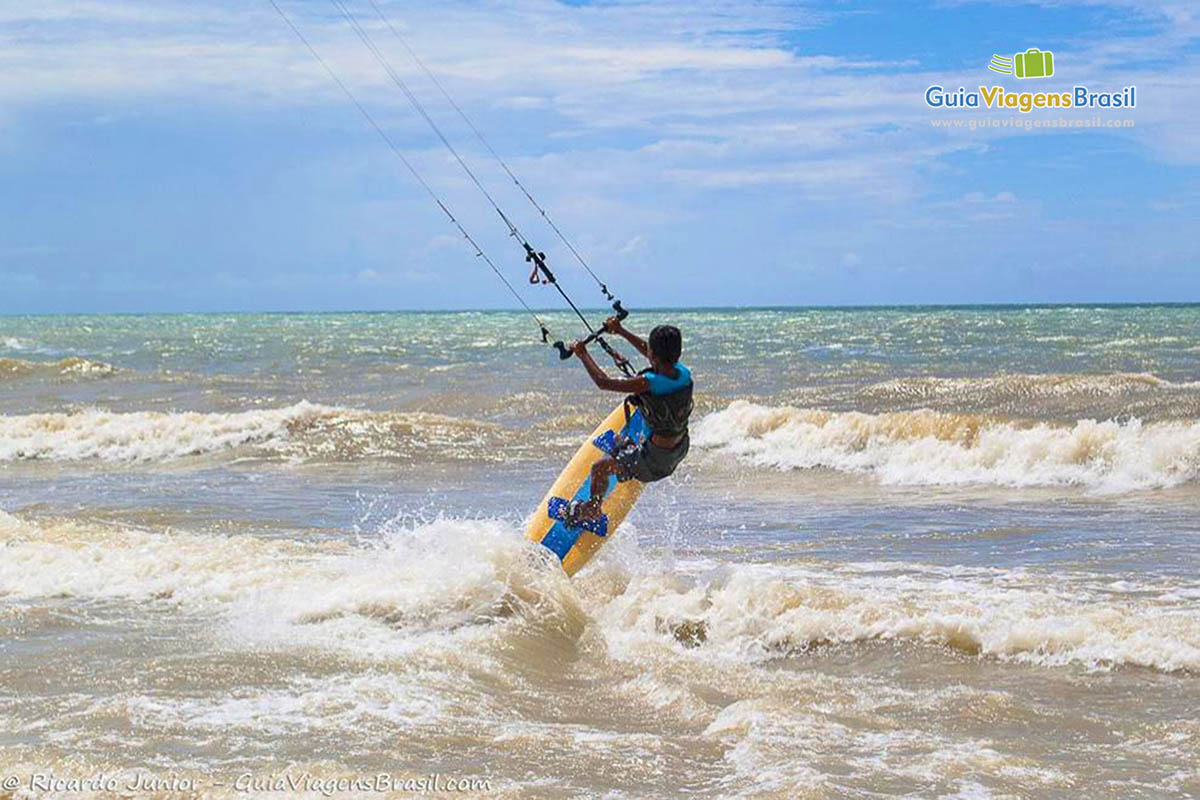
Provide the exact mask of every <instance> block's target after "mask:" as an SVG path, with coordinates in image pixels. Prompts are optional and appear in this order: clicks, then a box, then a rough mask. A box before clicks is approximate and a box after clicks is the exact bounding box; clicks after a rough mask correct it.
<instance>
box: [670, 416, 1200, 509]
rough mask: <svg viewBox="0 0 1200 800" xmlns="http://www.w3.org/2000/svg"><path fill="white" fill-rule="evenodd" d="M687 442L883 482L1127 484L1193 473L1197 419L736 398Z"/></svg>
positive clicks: (1105, 487)
mask: <svg viewBox="0 0 1200 800" xmlns="http://www.w3.org/2000/svg"><path fill="white" fill-rule="evenodd" d="M693 442H694V443H695V444H697V445H699V446H702V447H707V448H709V449H712V450H718V451H724V452H728V453H731V454H733V455H735V456H737V457H738V458H739V459H741V460H743V461H744V462H747V463H750V464H753V465H756V466H762V467H773V468H777V469H810V468H826V469H833V470H838V471H842V472H852V473H865V474H869V475H872V476H874V477H876V478H877V479H878V480H880V481H882V482H884V483H888V484H899V485H904V484H907V485H955V484H968V483H981V484H994V485H1002V486H1082V487H1086V488H1089V489H1096V490H1101V491H1131V490H1139V489H1153V488H1165V487H1171V486H1178V485H1181V484H1184V483H1188V482H1190V481H1193V480H1195V479H1196V478H1197V477H1198V476H1200V422H1158V423H1148V424H1144V423H1142V422H1141V421H1139V420H1136V419H1134V420H1129V421H1126V422H1121V421H1116V420H1108V421H1096V420H1090V419H1084V420H1078V421H1076V422H1074V423H1072V424H1054V423H1035V422H1014V421H1006V420H1001V419H996V418H992V417H987V416H981V415H977V414H951V413H943V412H937V411H930V410H917V411H898V412H891V413H883V414H865V413H860V412H832V411H822V410H815V409H804V408H795V407H791V406H764V405H758V404H755V403H749V402H745V401H735V402H734V403H731V404H730V405H729V406H728V407H726V408H724V409H722V410H721V411H717V412H714V413H712V414H709V415H707V416H706V417H704V418H703V419H702V420H700V421H699V422H698V423H697V424H696V425H695V430H694V433H693Z"/></svg>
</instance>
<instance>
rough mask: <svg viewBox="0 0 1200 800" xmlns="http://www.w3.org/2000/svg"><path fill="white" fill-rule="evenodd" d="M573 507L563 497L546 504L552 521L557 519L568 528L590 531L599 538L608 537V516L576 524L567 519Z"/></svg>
mask: <svg viewBox="0 0 1200 800" xmlns="http://www.w3.org/2000/svg"><path fill="white" fill-rule="evenodd" d="M570 507H571V504H570V502H569V501H568V500H565V499H563V498H561V497H551V498H550V502H549V503H547V504H546V514H547V516H549V517H550V519H556V520H559V521H560V522H562V523H563V524H564V525H566V526H567V527H568V528H579V529H581V530H585V531H590V532H592V533H594V534H596V535H597V536H607V535H608V515H607V514H601V515H600V516H599V517H598V518H596V519H582V520H578V521H576V522H575V523H574V524H572V522H571V521H570V520H568V519H567V510H568V509H569V508H570Z"/></svg>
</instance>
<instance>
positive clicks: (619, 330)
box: [567, 317, 692, 521]
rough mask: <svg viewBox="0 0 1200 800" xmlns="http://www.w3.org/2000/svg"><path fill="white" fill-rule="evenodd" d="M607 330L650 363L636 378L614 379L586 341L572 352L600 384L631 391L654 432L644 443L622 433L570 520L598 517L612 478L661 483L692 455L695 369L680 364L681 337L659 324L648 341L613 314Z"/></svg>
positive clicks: (595, 467)
mask: <svg viewBox="0 0 1200 800" xmlns="http://www.w3.org/2000/svg"><path fill="white" fill-rule="evenodd" d="M604 330H605V331H606V332H608V333H612V334H615V335H618V336H620V337H622V338H623V339H625V341H627V342H629V343H630V344H631V345H633V347H634V348H635V349H636V350H637V351H638V352H639V353H641V354H642V355H643V356H645V357H646V358H647V359H648V360H649V361H650V366H649V367H648V368H647V369H643V370H642V371H641V372H639V373H638V374H637V376H636V377H630V378H613V377H610V376H609V375H608V374H606V373H605V372H604V370H602V369H601V368H600V366H599V365H598V364H597V363H596V361H595V360H594V359H593V358H592V356H591V354H590V353H588V351H587V343H586V342H584V341H578V342H574V343H572V345H571V348H570V349H571V352H572V353H574V354H575V355H576V356H578V358H579V361H580V362H581V363H582V364H583V366H584V368H585V369H586V370H587V372H588V375H589V376H590V377H591V379H592V381H593V382H595V384H596V386H598V387H599V388H600V389H603V390H604V391H608V392H622V393H625V394H628V395H629V399H628V402H630V403H632V404H633V405H635V406H638V407H639V408H641V410H642V416H643V417H644V418H645V420H646V424H647V427H649V429H650V435H649V436H648V437H647V438H646V439H645V440H644V441H641V442H638V441H633V440H631V439H629V438H626V437H619V438H618V439H617V441H616V445H615V446H614V448H613V455H605V456H604V457H603V458H601V459H600V460H599V461H597V462H596V463H595V464H594V465H593V466H592V481H591V498H590V499H589V500H585V501H582V502H581V501H575V502H573V503H572V504H571V506H570V508H569V509H568V512H567V513H568V517H569V518H571V519H572V520H576V521H579V520H590V519H597V518H599V516H600V505H601V503H602V502H603V500H604V492H605V490H606V489H607V488H608V483H609V478H610V477H611V476H613V475H616V477H617V480H618V481H628V480H639V481H641V482H643V483H652V482H654V481H660V480H662V479H663V478H666V477H667V476H669V475H671V473H673V472H674V471H675V468H676V467H678V466H679V463H680V462H681V461H683V459H684V457H685V456H686V455H687V453H688V448H689V446H690V442H689V440H688V417H689V416H691V413H692V373H691V371H690V370H688V368H687V367H685V366H684V365H683V364H681V363H679V356H680V354H681V353H682V351H683V335H682V334H681V333H680V332H679V328H676V327H675V326H674V325H659V326H658V327H656V328H655V329H654V330H652V331H650V337H649V341H647V340H646V339H643V338H642V337H640V336H638V335H637V334H635V333H632V332H630V331H627V330H625V328H624V327H623V326H622V325H621V320H620V319H619V318H617V317H609V318H608V319H607V320H605V321H604Z"/></svg>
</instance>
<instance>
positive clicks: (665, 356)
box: [650, 325, 683, 364]
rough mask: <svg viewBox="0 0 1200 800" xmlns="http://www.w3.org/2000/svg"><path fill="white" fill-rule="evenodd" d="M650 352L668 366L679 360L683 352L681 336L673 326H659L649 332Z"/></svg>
mask: <svg viewBox="0 0 1200 800" xmlns="http://www.w3.org/2000/svg"><path fill="white" fill-rule="evenodd" d="M650 352H651V353H654V355H656V356H658V357H659V358H660V359H662V360H663V361H665V362H667V363H668V364H674V363H675V362H676V361H678V360H679V354H680V353H682V352H683V334H681V333H680V332H679V328H676V327H675V326H674V325H659V326H658V327H656V328H655V329H654V330H652V331H650Z"/></svg>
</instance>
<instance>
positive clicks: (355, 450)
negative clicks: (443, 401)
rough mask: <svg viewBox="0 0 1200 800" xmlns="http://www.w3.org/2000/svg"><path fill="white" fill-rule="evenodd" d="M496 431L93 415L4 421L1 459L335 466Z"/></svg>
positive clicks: (296, 410)
mask: <svg viewBox="0 0 1200 800" xmlns="http://www.w3.org/2000/svg"><path fill="white" fill-rule="evenodd" d="M493 429H494V426H490V425H487V424H484V423H478V422H473V421H471V420H459V419H454V418H452V417H445V416H441V415H438V414H427V413H419V412H414V413H401V412H396V413H388V412H370V411H362V410H357V409H346V408H335V407H330V406H321V405H315V404H313V403H308V402H299V403H296V404H294V405H291V406H287V407H284V408H274V409H261V410H255V411H242V412H236V413H199V412H177V413H166V412H156V411H136V412H127V413H116V412H110V411H103V410H98V409H89V410H85V411H79V412H75V413H70V414H63V413H52V414H27V415H22V416H0V461H16V460H35V459H36V460H50V461H83V460H98V461H113V462H153V461H166V460H170V459H176V458H182V457H185V456H195V455H205V454H209V453H217V452H221V451H227V450H232V449H234V448H239V447H243V446H247V445H254V446H257V447H259V448H261V450H262V451H263V453H264V454H267V455H276V456H283V457H291V458H318V459H331V460H344V459H353V458H358V457H372V456H378V457H402V456H405V455H409V454H413V453H416V452H422V451H423V452H428V451H429V450H430V449H431V448H432V449H435V450H437V451H438V452H439V453H440V454H442V455H447V456H453V455H455V453H456V452H458V450H459V449H466V448H471V447H475V446H481V445H484V444H487V443H489V442H491V439H489V438H488V437H489V436H490V435H492V433H493Z"/></svg>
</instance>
